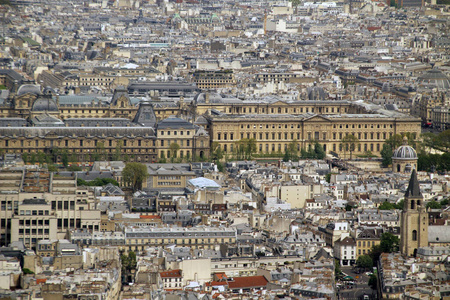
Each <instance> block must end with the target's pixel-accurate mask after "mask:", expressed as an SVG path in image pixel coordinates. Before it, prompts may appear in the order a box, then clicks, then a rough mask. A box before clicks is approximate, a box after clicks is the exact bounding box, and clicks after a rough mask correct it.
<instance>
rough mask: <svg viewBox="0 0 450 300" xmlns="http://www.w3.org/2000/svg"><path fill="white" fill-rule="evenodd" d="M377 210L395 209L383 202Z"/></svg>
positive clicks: (387, 202)
mask: <svg viewBox="0 0 450 300" xmlns="http://www.w3.org/2000/svg"><path fill="white" fill-rule="evenodd" d="M378 209H380V210H391V209H396V207H395V205H394V204H392V203H391V202H389V201H384V202H383V203H382V204H381V205H380V206H378Z"/></svg>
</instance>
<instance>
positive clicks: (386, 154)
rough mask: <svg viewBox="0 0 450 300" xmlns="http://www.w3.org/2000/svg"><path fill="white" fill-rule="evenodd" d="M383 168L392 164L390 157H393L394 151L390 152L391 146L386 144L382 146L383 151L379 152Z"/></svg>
mask: <svg viewBox="0 0 450 300" xmlns="http://www.w3.org/2000/svg"><path fill="white" fill-rule="evenodd" d="M380 154H381V158H382V159H383V160H382V162H381V163H382V165H383V167H388V166H389V165H390V164H392V155H394V150H392V148H391V146H390V145H389V144H387V143H384V144H383V149H381V151H380Z"/></svg>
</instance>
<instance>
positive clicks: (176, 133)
mask: <svg viewBox="0 0 450 300" xmlns="http://www.w3.org/2000/svg"><path fill="white" fill-rule="evenodd" d="M164 132H165V131H163V130H161V131H160V132H159V133H160V134H161V135H164ZM166 133H167V135H170V134H171V133H172V132H171V131H170V130H168V131H167V132H166ZM190 134H191V132H190V131H189V130H188V131H186V135H190ZM173 135H178V131H176V130H174V131H173ZM180 135H184V131H183V130H180Z"/></svg>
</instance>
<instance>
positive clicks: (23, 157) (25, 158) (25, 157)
mask: <svg viewBox="0 0 450 300" xmlns="http://www.w3.org/2000/svg"><path fill="white" fill-rule="evenodd" d="M29 158H30V157H29V155H28V153H23V154H22V160H23V163H24V164H27V163H28V159H29Z"/></svg>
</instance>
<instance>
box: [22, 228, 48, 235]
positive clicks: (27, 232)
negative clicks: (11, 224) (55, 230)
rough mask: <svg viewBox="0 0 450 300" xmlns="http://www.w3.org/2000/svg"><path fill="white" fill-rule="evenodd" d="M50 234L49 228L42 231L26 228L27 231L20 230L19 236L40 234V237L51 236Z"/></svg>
mask: <svg viewBox="0 0 450 300" xmlns="http://www.w3.org/2000/svg"><path fill="white" fill-rule="evenodd" d="M49 233H50V229H48V228H46V229H41V228H39V229H34V228H33V229H29V228H26V229H23V228H19V234H21V235H23V234H26V235H30V234H39V235H43V234H49Z"/></svg>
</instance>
